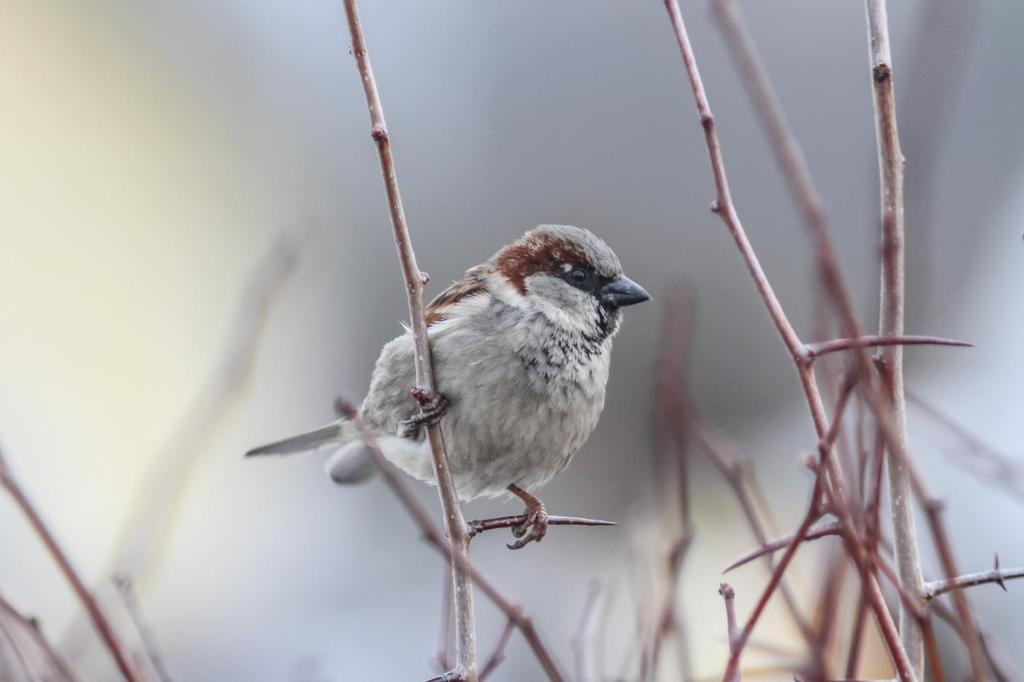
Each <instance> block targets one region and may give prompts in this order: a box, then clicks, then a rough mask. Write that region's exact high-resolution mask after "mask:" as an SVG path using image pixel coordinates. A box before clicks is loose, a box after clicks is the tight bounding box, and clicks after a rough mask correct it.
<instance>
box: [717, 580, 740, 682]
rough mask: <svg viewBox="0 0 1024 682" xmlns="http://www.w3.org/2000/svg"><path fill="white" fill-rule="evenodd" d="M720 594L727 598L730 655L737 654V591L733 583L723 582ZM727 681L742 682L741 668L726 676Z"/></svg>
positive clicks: (726, 611)
mask: <svg viewBox="0 0 1024 682" xmlns="http://www.w3.org/2000/svg"><path fill="white" fill-rule="evenodd" d="M718 594H720V595H722V599H724V600H725V622H726V632H727V633H728V637H729V653H730V655H735V654H736V647H737V645H738V644H739V636H740V635H739V628H738V627H737V625H736V591H735V590H734V589H732V585H730V584H729V583H722V584H721V585H719V586H718ZM726 682H740V671H739V668H737V669H736V670H734V671H733V674H732V676H731V677H727V678H726Z"/></svg>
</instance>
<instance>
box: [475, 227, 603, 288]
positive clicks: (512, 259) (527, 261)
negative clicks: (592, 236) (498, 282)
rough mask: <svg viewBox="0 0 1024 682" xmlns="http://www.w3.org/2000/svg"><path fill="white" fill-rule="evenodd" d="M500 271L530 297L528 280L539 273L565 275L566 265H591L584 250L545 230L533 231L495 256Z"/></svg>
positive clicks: (495, 262)
mask: <svg viewBox="0 0 1024 682" xmlns="http://www.w3.org/2000/svg"><path fill="white" fill-rule="evenodd" d="M493 263H494V269H495V270H496V271H498V272H500V273H501V274H502V275H504V276H505V278H506V279H507V280H508V282H509V284H511V285H512V286H513V287H515V289H516V291H518V292H519V293H520V294H524V295H525V294H526V278H527V277H529V276H530V275H533V274H536V273H538V272H550V273H553V274H561V273H562V272H563V271H564V270H565V266H566V265H587V257H586V254H585V253H584V252H583V248H582V247H581V246H580V245H579V244H575V243H572V242H569V241H566V240H564V239H561V238H559V237H557V236H555V235H553V234H550V233H547V232H545V231H543V230H531V231H530V232H527V233H526V234H525V235H523V236H522V237H521V238H520V239H518V240H516V241H515V242H513V243H512V244H509V245H508V246H506V247H505V248H503V249H502V250H501V251H499V252H498V253H497V255H495V257H494V261H493Z"/></svg>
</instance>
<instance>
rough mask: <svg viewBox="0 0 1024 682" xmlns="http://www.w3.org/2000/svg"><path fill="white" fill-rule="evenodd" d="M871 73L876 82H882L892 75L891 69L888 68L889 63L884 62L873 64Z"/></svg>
mask: <svg viewBox="0 0 1024 682" xmlns="http://www.w3.org/2000/svg"><path fill="white" fill-rule="evenodd" d="M871 73H872V75H873V76H874V78H875V82H876V83H884V82H886V81H887V80H889V79H890V78H891V77H892V69H891V68H889V65H888V64H886V63H885V62H882V63H880V64H875V67H874V68H873V69H872V70H871Z"/></svg>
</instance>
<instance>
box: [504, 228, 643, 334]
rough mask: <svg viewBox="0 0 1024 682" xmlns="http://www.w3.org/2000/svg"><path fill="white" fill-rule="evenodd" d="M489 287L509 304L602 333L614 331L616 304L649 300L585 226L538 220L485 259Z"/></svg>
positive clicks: (616, 321) (584, 329) (619, 312)
mask: <svg viewBox="0 0 1024 682" xmlns="http://www.w3.org/2000/svg"><path fill="white" fill-rule="evenodd" d="M490 266H491V273H492V274H491V277H490V279H491V282H490V284H491V287H490V288H491V290H492V292H493V293H494V294H495V295H496V296H498V297H499V298H501V299H502V300H503V301H505V302H506V303H508V304H510V305H514V306H517V307H521V308H527V309H534V310H538V311H540V312H541V313H543V314H544V315H545V316H546V317H548V318H549V319H550V320H551V321H552V322H554V323H556V324H561V325H563V326H566V327H568V328H571V329H578V330H580V331H583V332H590V331H591V330H593V328H594V327H595V325H596V326H597V327H598V331H599V332H600V333H601V334H602V335H603V336H610V335H611V334H614V332H615V331H616V330H617V328H618V325H619V321H620V318H621V310H620V309H621V308H623V307H624V306H628V305H633V304H636V303H643V302H644V301H647V300H650V298H651V296H650V294H648V293H647V291H645V290H644V288H643V287H641V286H640V285H639V284H637V283H636V282H634V281H633V280H631V279H629V278H628V277H626V276H625V275H624V274H623V273H622V265H621V264H620V263H619V258H618V256H616V255H615V252H614V251H612V250H611V249H610V248H609V247H608V245H607V244H605V243H604V242H603V241H601V240H600V239H598V238H597V237H596V236H594V234H593V233H591V232H589V231H588V230H584V229H582V228H579V227H573V226H572V225H541V226H539V227H536V228H534V229H532V230H530V231H529V232H527V233H526V234H524V235H523V236H522V237H520V238H519V239H517V240H516V241H515V242H513V243H512V244H509V245H508V246H506V247H504V248H503V249H501V251H499V252H498V253H496V254H495V255H494V257H493V258H491V260H490Z"/></svg>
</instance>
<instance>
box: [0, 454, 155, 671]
mask: <svg viewBox="0 0 1024 682" xmlns="http://www.w3.org/2000/svg"><path fill="white" fill-rule="evenodd" d="M0 487H2V488H3V489H4V490H6V491H7V493H8V494H9V495H10V496H11V499H12V500H13V501H14V504H15V505H17V507H18V508H19V509H20V510H21V511H22V513H23V514H24V515H25V518H26V519H27V520H28V522H29V524H30V525H31V526H32V529H33V530H34V531H35V533H36V535H37V536H38V537H39V539H40V541H42V543H43V545H44V546H45V547H46V550H47V552H49V553H50V556H51V557H52V558H53V561H54V562H55V563H56V564H57V568H59V569H60V572H61V573H62V574H63V575H64V578H65V579H66V580H67V581H68V584H69V585H70V586H71V589H72V590H73V591H74V593H75V595H76V596H77V597H78V600H79V601H80V602H81V603H82V606H83V607H84V608H85V611H86V613H88V614H89V620H90V621H92V624H93V627H94V628H95V629H96V632H97V633H98V634H99V636H100V639H102V640H103V644H104V645H105V646H106V647H107V650H108V651H109V652H110V655H111V657H112V658H113V659H114V663H115V664H117V668H118V670H120V671H121V675H122V676H123V677H124V678H125V679H126V680H128V682H144V680H145V678H144V677H143V676H142V674H141V673H140V672H139V671H138V670H137V669H136V668H135V666H134V665H133V664H132V662H131V659H130V658H129V656H128V653H127V649H125V647H124V645H123V644H122V643H121V640H120V638H119V637H118V636H117V632H116V631H115V630H114V627H113V625H111V623H110V621H109V620H108V619H107V616H106V614H105V613H104V612H103V610H102V609H101V608H100V605H99V603H97V601H96V599H95V598H94V597H93V595H92V594H91V593H90V592H89V590H88V589H87V588H86V586H85V583H84V582H82V578H81V576H80V575H79V574H78V571H76V570H75V568H74V566H72V565H71V560H70V559H69V558H68V556H67V554H66V553H65V552H64V549H63V548H62V547H61V545H60V543H59V542H57V538H55V537H54V535H53V533H51V532H50V529H49V527H48V526H47V525H46V522H45V521H43V517H42V516H40V514H39V512H38V510H36V508H35V506H34V505H33V504H32V502H31V501H30V500H29V499H28V496H27V495H26V494H25V491H24V490H23V489H22V488H21V485H20V484H19V483H18V481H17V480H16V479H15V478H14V476H13V474H12V473H11V470H10V469H9V468H8V466H7V461H6V459H5V457H4V454H3V452H2V451H0Z"/></svg>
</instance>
